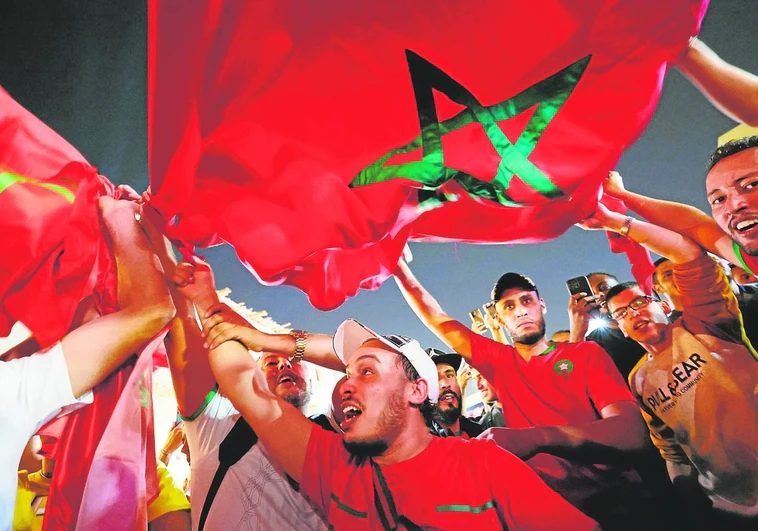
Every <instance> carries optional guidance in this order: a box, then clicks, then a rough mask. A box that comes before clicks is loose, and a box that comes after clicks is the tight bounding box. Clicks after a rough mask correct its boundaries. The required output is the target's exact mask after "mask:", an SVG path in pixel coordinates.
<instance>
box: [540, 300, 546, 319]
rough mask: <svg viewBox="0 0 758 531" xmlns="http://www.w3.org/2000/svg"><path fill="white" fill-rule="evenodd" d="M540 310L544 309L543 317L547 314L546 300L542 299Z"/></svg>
mask: <svg viewBox="0 0 758 531" xmlns="http://www.w3.org/2000/svg"><path fill="white" fill-rule="evenodd" d="M540 308H542V315H545V314H546V313H547V304H545V299H540Z"/></svg>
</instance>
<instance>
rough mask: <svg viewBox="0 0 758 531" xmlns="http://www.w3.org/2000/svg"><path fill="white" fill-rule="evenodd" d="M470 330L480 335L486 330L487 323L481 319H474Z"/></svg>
mask: <svg viewBox="0 0 758 531" xmlns="http://www.w3.org/2000/svg"><path fill="white" fill-rule="evenodd" d="M471 330H472V331H474V332H476V333H477V334H479V335H480V336H483V335H484V333H485V332H486V331H487V325H486V324H484V322H482V321H474V322H473V324H472V325H471Z"/></svg>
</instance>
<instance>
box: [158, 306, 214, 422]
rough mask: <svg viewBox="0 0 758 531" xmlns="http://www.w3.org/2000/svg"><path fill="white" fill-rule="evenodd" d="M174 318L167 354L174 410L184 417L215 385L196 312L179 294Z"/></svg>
mask: <svg viewBox="0 0 758 531" xmlns="http://www.w3.org/2000/svg"><path fill="white" fill-rule="evenodd" d="M173 299H174V303H175V305H176V317H175V318H174V320H173V321H172V326H171V330H170V332H169V334H168V335H167V336H166V353H167V355H168V366H169V369H170V371H171V380H172V382H173V385H174V393H175V395H176V401H177V406H178V408H179V412H180V413H181V414H183V415H191V414H192V412H194V411H195V410H197V408H198V407H199V406H200V404H201V403H202V402H203V399H204V398H205V396H206V394H207V393H208V392H209V391H210V390H211V388H212V387H213V384H214V381H215V379H214V377H213V374H212V373H211V369H210V365H209V364H208V350H207V349H206V348H205V346H204V343H205V340H204V339H203V336H202V334H201V333H200V327H199V326H198V323H197V320H196V318H195V308H194V307H193V306H192V303H190V302H189V301H187V299H185V298H184V297H182V296H181V295H179V294H178V293H173Z"/></svg>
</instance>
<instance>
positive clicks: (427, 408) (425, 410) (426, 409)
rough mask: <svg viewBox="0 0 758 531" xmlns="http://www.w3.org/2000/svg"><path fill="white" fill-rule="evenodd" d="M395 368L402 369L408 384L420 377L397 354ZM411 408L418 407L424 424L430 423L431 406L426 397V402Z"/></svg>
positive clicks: (404, 359)
mask: <svg viewBox="0 0 758 531" xmlns="http://www.w3.org/2000/svg"><path fill="white" fill-rule="evenodd" d="M397 366H398V367H400V366H402V367H403V372H404V373H405V377H406V378H408V381H409V382H415V381H416V380H418V379H419V378H421V375H419V373H418V371H417V370H416V367H414V366H413V364H412V363H411V362H410V361H409V360H408V358H406V357H405V356H403V355H402V354H400V353H398V355H397ZM427 383H428V384H429V385H436V383H437V382H427ZM411 407H418V408H419V411H421V416H423V417H424V422H426V423H427V424H430V423H431V420H432V411H433V409H434V408H433V406H432V403H431V401H430V400H429V397H428V396H427V397H426V400H424V402H423V403H422V404H421V405H420V406H411Z"/></svg>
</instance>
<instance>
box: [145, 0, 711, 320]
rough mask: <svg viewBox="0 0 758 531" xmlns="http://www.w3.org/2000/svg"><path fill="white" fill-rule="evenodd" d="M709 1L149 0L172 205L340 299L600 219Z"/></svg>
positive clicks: (154, 89)
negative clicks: (439, 252)
mask: <svg viewBox="0 0 758 531" xmlns="http://www.w3.org/2000/svg"><path fill="white" fill-rule="evenodd" d="M707 3H708V2H707V0H669V1H667V2H660V1H658V0H585V1H582V2H567V1H565V0H539V1H529V2H527V1H525V0H523V1H512V2H502V1H500V0H482V1H479V2H475V3H471V2H429V1H426V0H425V1H421V0H418V1H414V0H411V1H402V2H400V1H397V0H389V1H385V2H368V3H367V2H353V1H348V0H333V1H330V2H315V3H314V2H311V1H309V0H287V1H281V0H261V1H257V2H232V1H225V0H214V1H208V2H201V3H194V4H191V5H188V4H187V3H186V2H180V1H178V0H151V1H150V3H149V11H148V13H149V26H150V27H149V64H148V70H149V75H148V79H149V102H148V107H149V108H148V119H149V136H150V139H149V146H150V169H151V184H152V189H153V192H154V202H153V204H154V206H155V207H156V208H157V209H158V210H159V211H161V212H162V213H163V214H164V216H165V217H166V218H167V219H169V220H172V226H171V235H172V236H173V237H175V238H181V239H183V240H185V241H188V242H191V243H193V244H195V245H198V246H205V245H209V244H213V243H218V242H221V241H225V242H229V243H231V244H232V245H233V246H234V247H235V249H236V251H237V253H238V255H239V257H240V259H241V260H242V262H243V263H244V264H245V265H246V266H247V267H248V268H249V269H250V270H251V271H252V272H253V273H254V274H255V275H256V276H257V277H258V278H259V279H260V280H261V281H263V282H265V283H267V284H280V283H287V284H290V285H294V286H297V287H299V288H300V289H302V290H303V291H305V292H306V294H307V295H308V297H309V299H310V301H311V303H312V304H313V305H314V306H316V307H318V308H321V309H330V308H334V307H336V306H338V305H339V304H341V303H342V302H343V301H344V300H345V298H346V297H348V296H351V295H353V294H355V293H356V292H357V290H358V289H359V288H374V287H376V286H378V285H379V284H380V283H381V282H382V281H383V280H384V279H386V278H387V277H388V276H389V275H390V274H391V272H392V271H393V269H394V267H395V264H396V262H397V259H398V257H399V256H400V254H401V252H402V248H403V244H404V243H405V241H406V240H407V239H408V238H411V239H416V240H425V241H450V240H453V241H467V242H485V243H530V242H538V241H544V240H546V239H549V238H553V237H556V236H558V235H560V234H561V233H563V232H564V231H565V230H566V229H567V228H568V227H570V226H571V225H572V224H573V223H575V222H576V221H578V220H580V219H582V218H583V217H586V216H587V215H589V214H590V213H591V212H592V211H593V209H594V206H595V204H596V202H597V191H598V189H599V186H600V183H601V182H602V180H603V178H604V177H605V176H606V175H607V173H608V171H609V170H610V169H612V167H613V166H614V164H615V163H616V162H617V160H618V158H619V156H620V155H621V153H622V152H623V150H624V149H625V148H626V147H628V146H629V145H630V144H631V143H632V142H633V141H634V140H635V139H636V138H637V137H638V136H639V134H640V133H641V132H642V130H643V129H644V127H645V126H646V124H647V123H648V121H649V119H650V117H651V115H652V113H653V111H654V108H655V106H656V104H657V101H658V98H659V95H660V89H661V85H662V82H663V77H664V75H665V73H666V71H667V69H668V68H669V66H670V65H671V64H672V62H674V61H675V60H676V59H677V57H678V56H679V55H680V54H681V53H682V52H683V50H684V49H685V47H686V45H687V42H688V39H689V38H690V36H692V35H694V34H696V33H697V31H698V30H699V25H700V21H701V19H702V16H703V14H704V12H705V8H706V6H707Z"/></svg>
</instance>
